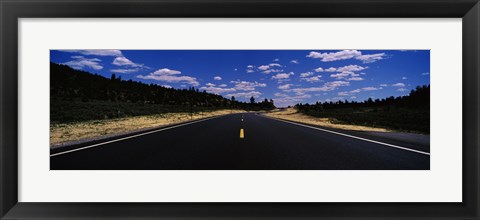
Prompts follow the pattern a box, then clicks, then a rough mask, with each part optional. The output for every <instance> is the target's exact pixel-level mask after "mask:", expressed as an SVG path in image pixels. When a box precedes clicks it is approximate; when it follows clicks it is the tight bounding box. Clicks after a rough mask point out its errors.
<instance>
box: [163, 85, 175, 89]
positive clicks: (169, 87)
mask: <svg viewBox="0 0 480 220" xmlns="http://www.w3.org/2000/svg"><path fill="white" fill-rule="evenodd" d="M161 86H163V87H165V88H167V89H171V88H173V87H172V86H171V85H166V84H165V85H161Z"/></svg>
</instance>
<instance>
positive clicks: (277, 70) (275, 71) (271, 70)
mask: <svg viewBox="0 0 480 220" xmlns="http://www.w3.org/2000/svg"><path fill="white" fill-rule="evenodd" d="M278 72H283V70H280V69H269V70H265V71H263V72H262V73H265V74H270V73H278Z"/></svg>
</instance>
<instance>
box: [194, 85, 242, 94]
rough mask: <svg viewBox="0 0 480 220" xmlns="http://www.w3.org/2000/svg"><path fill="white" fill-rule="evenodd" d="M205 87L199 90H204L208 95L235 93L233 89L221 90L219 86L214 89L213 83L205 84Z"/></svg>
mask: <svg viewBox="0 0 480 220" xmlns="http://www.w3.org/2000/svg"><path fill="white" fill-rule="evenodd" d="M205 85H206V86H203V87H200V90H205V91H207V92H208V93H214V94H221V93H225V92H235V91H237V90H236V89H235V88H222V86H221V85H220V86H218V87H216V86H215V84H213V83H207V84H205ZM223 85H225V84H223ZM225 86H226V85H225Z"/></svg>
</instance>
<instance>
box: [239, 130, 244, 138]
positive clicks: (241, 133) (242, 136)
mask: <svg viewBox="0 0 480 220" xmlns="http://www.w3.org/2000/svg"><path fill="white" fill-rule="evenodd" d="M244 137H245V134H244V132H243V128H241V129H240V138H244Z"/></svg>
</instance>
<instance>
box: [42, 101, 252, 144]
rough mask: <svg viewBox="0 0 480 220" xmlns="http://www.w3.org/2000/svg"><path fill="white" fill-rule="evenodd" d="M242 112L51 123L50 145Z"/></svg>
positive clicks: (219, 111)
mask: <svg viewBox="0 0 480 220" xmlns="http://www.w3.org/2000/svg"><path fill="white" fill-rule="evenodd" d="M242 112H245V111H243V110H233V111H232V110H218V111H212V112H203V113H196V114H193V117H191V116H190V114H189V113H166V114H158V115H150V116H136V117H130V118H118V119H106V120H95V121H88V122H79V123H70V124H52V125H51V126H50V146H51V147H53V146H58V145H62V144H66V143H69V142H75V141H83V140H90V139H96V138H100V137H107V136H113V135H117V134H124V133H128V132H133V131H138V130H142V129H148V128H155V127H160V126H165V125H170V124H176V123H181V122H186V121H191V120H195V119H201V118H206V117H213V116H219V115H226V114H231V113H242Z"/></svg>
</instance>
